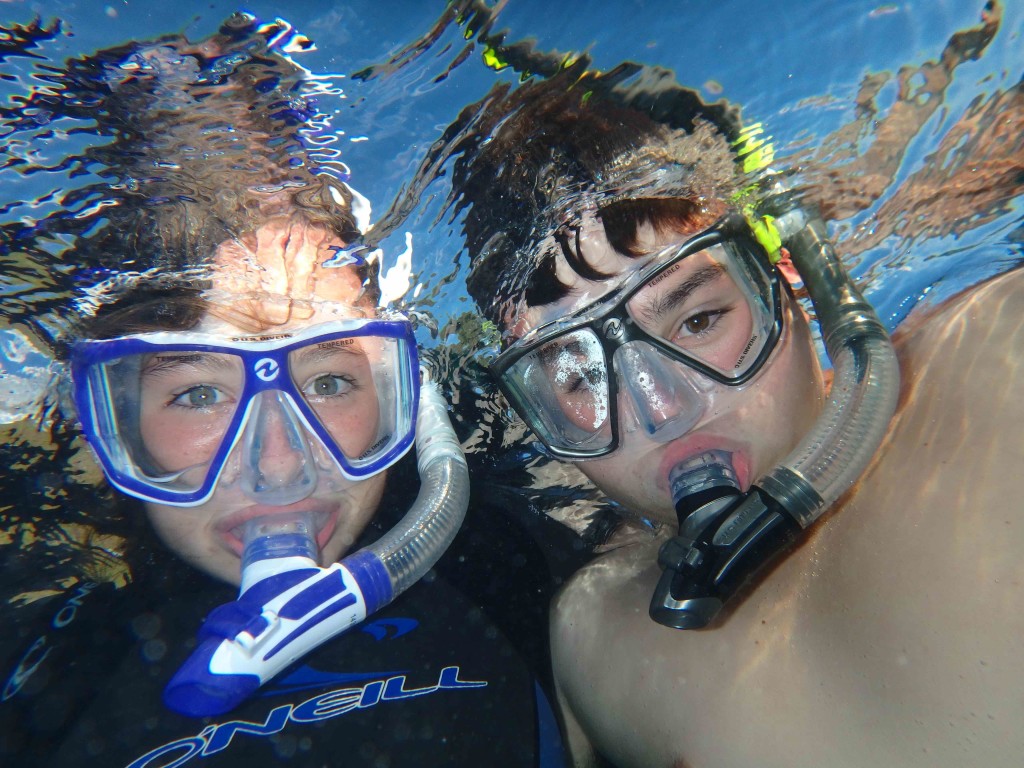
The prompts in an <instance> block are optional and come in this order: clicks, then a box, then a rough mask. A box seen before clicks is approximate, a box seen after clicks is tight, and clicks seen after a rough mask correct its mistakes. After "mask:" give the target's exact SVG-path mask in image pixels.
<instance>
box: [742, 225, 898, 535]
mask: <svg viewBox="0 0 1024 768" xmlns="http://www.w3.org/2000/svg"><path fill="white" fill-rule="evenodd" d="M775 226H776V228H778V230H779V234H780V235H781V237H782V240H783V242H786V243H788V244H789V246H790V247H789V250H790V253H791V255H792V259H793V262H794V264H795V266H796V268H797V270H798V271H799V272H800V276H801V277H802V278H803V280H804V285H805V286H806V287H807V292H808V293H809V294H810V297H811V302H812V304H813V305H814V310H815V312H816V313H817V315H818V322H819V325H820V327H821V329H822V339H823V341H824V343H825V350H826V352H827V353H828V356H829V359H830V360H831V361H832V366H833V371H834V377H833V381H832V388H831V390H830V392H829V395H828V402H827V403H826V404H825V409H824V411H823V412H822V414H821V416H820V417H819V418H818V420H817V422H815V425H814V427H813V428H812V430H811V432H810V433H809V434H808V435H807V436H806V437H805V438H804V439H803V440H802V441H801V442H800V444H799V445H798V446H797V447H796V449H794V450H793V452H792V453H791V454H790V455H789V456H788V457H786V459H785V460H784V461H783V462H782V463H781V464H780V465H779V466H778V467H776V468H775V469H773V470H771V471H770V472H768V473H767V474H766V475H765V476H764V477H762V478H761V479H760V480H759V481H758V482H757V483H756V485H758V486H760V487H761V488H762V489H764V490H765V491H766V492H767V493H769V494H770V495H771V496H772V497H774V498H775V499H776V501H778V502H779V503H780V504H781V505H782V506H783V507H784V508H785V509H786V511H787V512H789V513H790V514H791V515H792V516H793V517H794V518H795V519H796V520H797V522H798V523H799V524H800V525H801V526H802V527H807V526H808V525H810V524H811V523H813V522H814V521H815V520H817V519H818V518H819V517H820V516H821V515H822V513H823V512H824V511H825V510H827V509H828V508H829V507H831V506H832V504H834V503H835V501H836V499H838V498H839V497H840V496H841V495H842V494H843V493H844V492H845V491H846V490H847V489H849V488H850V487H851V486H852V485H853V484H854V483H855V482H856V481H857V479H858V478H859V477H860V476H861V474H862V473H863V472H864V470H865V468H866V467H867V465H868V463H869V462H870V461H871V458H872V457H873V456H874V455H875V452H876V451H877V450H878V446H879V445H880V444H881V442H882V440H883V438H884V437H885V434H886V431H887V429H888V426H889V421H890V420H891V419H892V416H893V413H895V411H896V404H897V401H898V399H899V383H900V372H899V365H898V363H897V360H896V353H895V351H894V349H893V347H892V343H891V342H890V341H889V334H888V333H887V332H886V330H885V327H884V326H883V325H882V323H881V321H879V319H878V317H877V315H876V314H875V311H874V309H873V308H872V307H871V305H870V304H868V303H867V301H865V299H864V297H863V296H861V294H860V292H859V291H858V290H857V288H856V286H854V284H853V281H852V280H851V279H850V278H849V276H848V275H847V274H846V271H845V270H844V269H843V268H842V266H841V265H840V263H839V260H838V258H837V257H836V254H835V250H834V248H833V247H832V243H831V242H830V241H829V238H828V233H827V231H826V229H825V223H824V222H823V221H822V220H821V219H820V218H819V217H817V216H815V215H813V214H811V213H809V212H808V211H807V210H805V209H801V208H796V209H794V210H792V211H789V212H787V213H786V214H784V215H783V216H780V217H778V218H777V219H775Z"/></svg>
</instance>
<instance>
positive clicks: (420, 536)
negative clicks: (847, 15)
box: [365, 372, 469, 596]
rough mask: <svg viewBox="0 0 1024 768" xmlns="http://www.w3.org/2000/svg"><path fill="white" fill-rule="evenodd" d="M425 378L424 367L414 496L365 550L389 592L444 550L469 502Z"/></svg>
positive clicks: (463, 473)
mask: <svg viewBox="0 0 1024 768" xmlns="http://www.w3.org/2000/svg"><path fill="white" fill-rule="evenodd" d="M426 378H427V374H426V373H425V372H424V379H425V380H424V382H423V384H422V386H421V389H420V412H419V417H418V418H417V421H416V466H417V467H418V469H419V474H420V491H419V495H417V497H416V501H415V503H414V504H413V505H412V508H411V509H410V510H409V511H408V512H407V513H406V515H405V517H403V518H402V521H401V522H400V523H399V524H398V525H396V526H395V527H394V528H393V529H392V530H391V531H389V532H388V533H387V534H385V535H384V536H382V537H381V538H380V539H378V540H377V541H376V542H374V543H373V544H371V545H370V546H369V547H367V548H366V550H365V551H366V552H368V553H369V554H371V555H374V556H375V557H377V558H378V559H379V560H380V561H381V563H383V565H384V568H385V569H387V572H388V575H389V576H390V577H391V589H392V595H393V596H397V595H398V594H400V593H401V592H403V591H405V590H406V589H408V588H409V587H410V586H412V585H413V584H415V583H416V582H417V581H419V580H420V578H421V577H422V576H423V574H425V573H426V572H427V570H429V569H430V567H431V566H433V564H434V563H435V562H437V559H438V558H439V557H440V556H441V555H442V554H443V553H444V551H445V550H446V549H448V545H449V544H451V542H452V539H454V538H455V534H456V533H458V531H459V527H460V526H461V525H462V520H463V518H465V516H466V508H467V507H468V506H469V470H468V469H467V467H466V459H465V457H464V456H463V454H462V446H461V445H460V444H459V440H458V438H457V437H456V435H455V431H454V430H453V429H452V425H451V422H450V421H449V420H448V412H447V407H446V405H445V402H444V398H442V397H441V393H440V391H438V388H437V385H436V384H434V383H433V382H431V381H427V380H426Z"/></svg>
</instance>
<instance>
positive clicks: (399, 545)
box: [164, 382, 469, 717]
mask: <svg viewBox="0 0 1024 768" xmlns="http://www.w3.org/2000/svg"><path fill="white" fill-rule="evenodd" d="M416 453H417V466H418V468H419V474H420V492H419V495H418V496H417V497H416V501H415V502H414V503H413V505H412V508H411V509H410V510H409V511H408V512H407V513H406V515H405V517H404V518H402V521H401V522H400V523H399V524H398V525H397V526H396V527H395V528H394V529H392V530H391V531H390V532H389V533H387V534H385V535H384V536H382V537H381V538H380V539H378V540H377V541H375V542H374V543H373V544H370V545H369V546H367V547H366V548H364V549H361V550H359V551H358V552H355V553H354V554H351V555H348V556H347V557H346V558H345V559H344V560H342V561H341V562H340V563H332V564H331V565H330V566H328V567H325V568H321V567H319V566H318V560H319V550H318V547H317V545H316V525H315V517H314V515H312V514H310V513H289V512H286V511H282V512H281V513H278V514H274V515H268V516H265V517H261V518H257V519H255V520H250V521H248V522H247V523H246V524H245V526H244V530H243V538H244V541H245V550H244V553H243V558H242V559H243V562H242V588H241V590H240V593H239V595H238V599H236V600H234V601H232V602H230V603H225V604H224V605H222V606H220V607H218V608H216V609H214V610H213V611H211V612H210V615H209V616H207V618H206V621H205V622H204V623H203V626H202V629H200V631H199V648H197V649H196V651H195V652H194V653H193V654H192V655H191V656H190V657H189V659H188V661H186V662H185V664H184V665H183V666H182V667H181V669H179V670H178V671H177V673H176V674H175V675H174V677H173V678H172V679H171V681H170V682H169V683H168V684H167V687H166V688H165V689H164V703H165V704H166V705H167V706H168V707H169V708H170V709H173V710H174V711H176V712H180V713H181V714H183V715H189V716H191V717H211V716H214V715H220V714H223V713H224V712H228V711H230V710H232V709H234V708H235V707H237V706H238V705H239V704H241V703H242V702H244V701H245V700H246V699H247V698H249V697H250V696H252V695H253V694H254V693H255V692H256V691H257V690H258V689H259V687H260V686H261V685H263V684H265V683H267V682H269V681H270V680H271V679H272V678H274V677H275V676H276V675H278V674H279V673H281V672H282V671H283V670H285V669H287V668H288V667H289V666H290V665H292V664H294V663H295V662H296V661H298V660H299V659H301V658H302V657H303V656H305V655H306V654H307V653H309V652H310V651H312V650H313V649H314V648H316V647H318V646H319V645H321V644H323V643H324V642H326V641H328V640H330V639H331V638H332V637H334V636H335V635H338V634H340V633H342V632H344V631H345V630H347V629H350V628H351V627H353V626H355V625H356V624H358V623H359V622H361V621H362V620H363V619H365V618H366V617H367V616H369V615H370V614H372V613H374V612H375V611H377V610H378V609H380V608H382V607H384V606H385V605H387V604H388V603H390V602H391V601H392V600H393V599H394V598H395V597H396V596H397V595H399V594H401V593H402V592H403V591H405V590H406V589H407V588H408V587H410V586H412V585H413V584H415V583H416V582H417V581H418V580H419V579H420V578H421V577H422V576H423V575H424V574H425V573H426V572H427V571H428V570H429V569H430V568H431V567H433V565H434V563H436V562H437V559H438V558H439V557H440V556H441V555H442V554H443V553H444V551H445V550H446V549H447V548H448V545H449V544H450V543H451V541H452V539H453V538H455V534H456V532H457V531H458V530H459V526H460V525H461V524H462V520H463V517H464V516H465V514H466V508H467V506H468V505H469V473H468V470H467V468H466V460H465V457H464V456H463V455H462V448H461V444H460V443H459V440H458V437H457V436H456V435H455V431H454V430H453V429H452V426H451V421H450V420H449V419H448V413H447V406H446V404H445V402H444V398H443V397H442V396H441V393H440V392H439V391H438V389H437V387H436V385H434V384H432V383H428V382H424V385H423V386H422V387H421V388H420V400H419V413H418V416H417V420H416Z"/></svg>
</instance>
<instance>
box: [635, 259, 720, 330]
mask: <svg viewBox="0 0 1024 768" xmlns="http://www.w3.org/2000/svg"><path fill="white" fill-rule="evenodd" d="M723 274H725V268H724V267H723V266H722V265H721V264H708V265H707V266H706V267H701V268H700V269H698V270H697V271H696V272H694V273H693V274H692V275H690V276H689V277H688V278H686V279H685V280H684V281H683V282H681V283H680V284H679V285H676V286H675V287H673V288H672V290H670V291H668V292H667V293H665V294H662V295H661V296H644V297H642V298H641V297H639V296H638V297H636V298H637V299H639V306H637V307H636V308H635V311H636V312H637V313H638V314H641V315H643V317H644V319H645V320H647V321H649V322H655V321H656V320H657V319H658V318H659V317H660V316H661V315H662V314H664V313H665V312H667V311H669V310H670V309H672V308H673V307H676V306H678V305H679V304H682V303H683V302H685V301H686V300H687V299H688V298H690V294H692V293H693V292H694V291H696V290H697V289H698V288H701V287H703V286H705V285H707V284H708V283H712V282H714V281H715V280H717V279H718V278H719V277H721V276H722V275H723ZM631 301H632V300H631Z"/></svg>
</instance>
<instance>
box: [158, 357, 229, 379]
mask: <svg viewBox="0 0 1024 768" xmlns="http://www.w3.org/2000/svg"><path fill="white" fill-rule="evenodd" d="M186 367H187V368H193V369H195V368H205V369H208V370H220V371H231V372H234V371H236V370H237V366H236V365H234V364H232V361H231V359H230V358H229V357H228V356H226V355H218V354H211V353H208V352H168V353H159V352H158V353H156V354H154V355H149V356H148V357H147V358H146V359H145V360H143V362H142V375H143V376H154V375H158V374H163V373H167V372H169V371H174V370H176V369H179V368H186Z"/></svg>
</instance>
